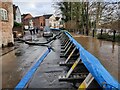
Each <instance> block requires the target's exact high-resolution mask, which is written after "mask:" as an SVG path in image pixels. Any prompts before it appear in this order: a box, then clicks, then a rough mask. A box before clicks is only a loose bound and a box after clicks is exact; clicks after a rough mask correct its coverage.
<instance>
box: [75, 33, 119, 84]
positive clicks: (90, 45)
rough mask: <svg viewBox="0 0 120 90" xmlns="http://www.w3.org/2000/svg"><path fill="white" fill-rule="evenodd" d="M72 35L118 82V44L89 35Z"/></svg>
mask: <svg viewBox="0 0 120 90" xmlns="http://www.w3.org/2000/svg"><path fill="white" fill-rule="evenodd" d="M73 37H74V38H75V39H76V40H77V41H78V42H79V43H80V44H81V45H82V46H83V47H84V48H85V49H86V50H88V51H89V52H90V53H92V54H93V55H94V56H95V57H97V58H98V59H99V61H100V62H101V64H102V65H103V66H104V67H105V68H106V69H107V70H108V71H109V72H110V74H111V75H112V76H113V77H114V78H115V79H116V80H117V81H118V82H119V83H120V78H118V76H120V70H119V65H118V64H119V62H120V60H119V59H118V55H119V54H120V52H119V48H120V46H119V44H118V43H115V42H111V41H104V40H99V39H97V38H93V37H90V36H83V35H74V34H73Z"/></svg>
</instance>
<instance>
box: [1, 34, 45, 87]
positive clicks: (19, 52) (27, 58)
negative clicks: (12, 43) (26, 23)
mask: <svg viewBox="0 0 120 90" xmlns="http://www.w3.org/2000/svg"><path fill="white" fill-rule="evenodd" d="M30 38H32V39H33V40H35V39H38V40H37V41H38V42H39V41H40V42H44V41H45V40H46V39H45V38H43V37H40V36H39V35H38V36H35V35H34V36H31V35H28V36H26V37H25V39H28V40H30ZM16 44H17V45H18V43H17V42H16ZM45 49H46V47H42V46H29V45H26V44H24V43H19V48H17V49H15V50H13V51H11V52H9V53H7V54H5V55H3V56H1V57H2V88H14V87H15V86H16V85H17V83H18V82H19V81H20V79H21V78H22V77H23V75H24V74H25V73H26V72H27V71H28V69H29V68H30V67H31V66H32V65H33V64H34V63H35V62H36V61H37V59H38V57H39V56H40V54H41V53H43V51H44V50H45Z"/></svg>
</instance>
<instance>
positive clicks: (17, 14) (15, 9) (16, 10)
mask: <svg viewBox="0 0 120 90" xmlns="http://www.w3.org/2000/svg"><path fill="white" fill-rule="evenodd" d="M13 14H14V21H15V22H17V23H21V12H20V9H19V7H18V6H15V5H13Z"/></svg>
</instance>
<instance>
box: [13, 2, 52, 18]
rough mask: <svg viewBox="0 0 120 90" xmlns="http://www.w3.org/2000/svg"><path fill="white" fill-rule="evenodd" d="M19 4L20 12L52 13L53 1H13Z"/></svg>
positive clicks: (34, 13)
mask: <svg viewBox="0 0 120 90" xmlns="http://www.w3.org/2000/svg"><path fill="white" fill-rule="evenodd" d="M13 3H14V4H15V5H17V6H19V8H20V11H21V13H22V14H23V13H31V14H32V15H33V16H39V15H43V14H51V13H54V8H53V7H52V4H53V2H28V1H27V2H15V0H13Z"/></svg>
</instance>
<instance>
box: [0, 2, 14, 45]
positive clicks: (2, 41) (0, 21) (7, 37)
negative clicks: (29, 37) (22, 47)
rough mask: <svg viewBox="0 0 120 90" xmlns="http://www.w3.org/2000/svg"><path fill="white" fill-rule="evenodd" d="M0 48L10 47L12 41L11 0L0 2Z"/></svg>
mask: <svg viewBox="0 0 120 90" xmlns="http://www.w3.org/2000/svg"><path fill="white" fill-rule="evenodd" d="M0 12H1V14H0V47H2V46H7V45H8V46H12V45H13V44H14V39H13V33H12V28H13V3H12V0H6V2H1V1H0Z"/></svg>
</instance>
